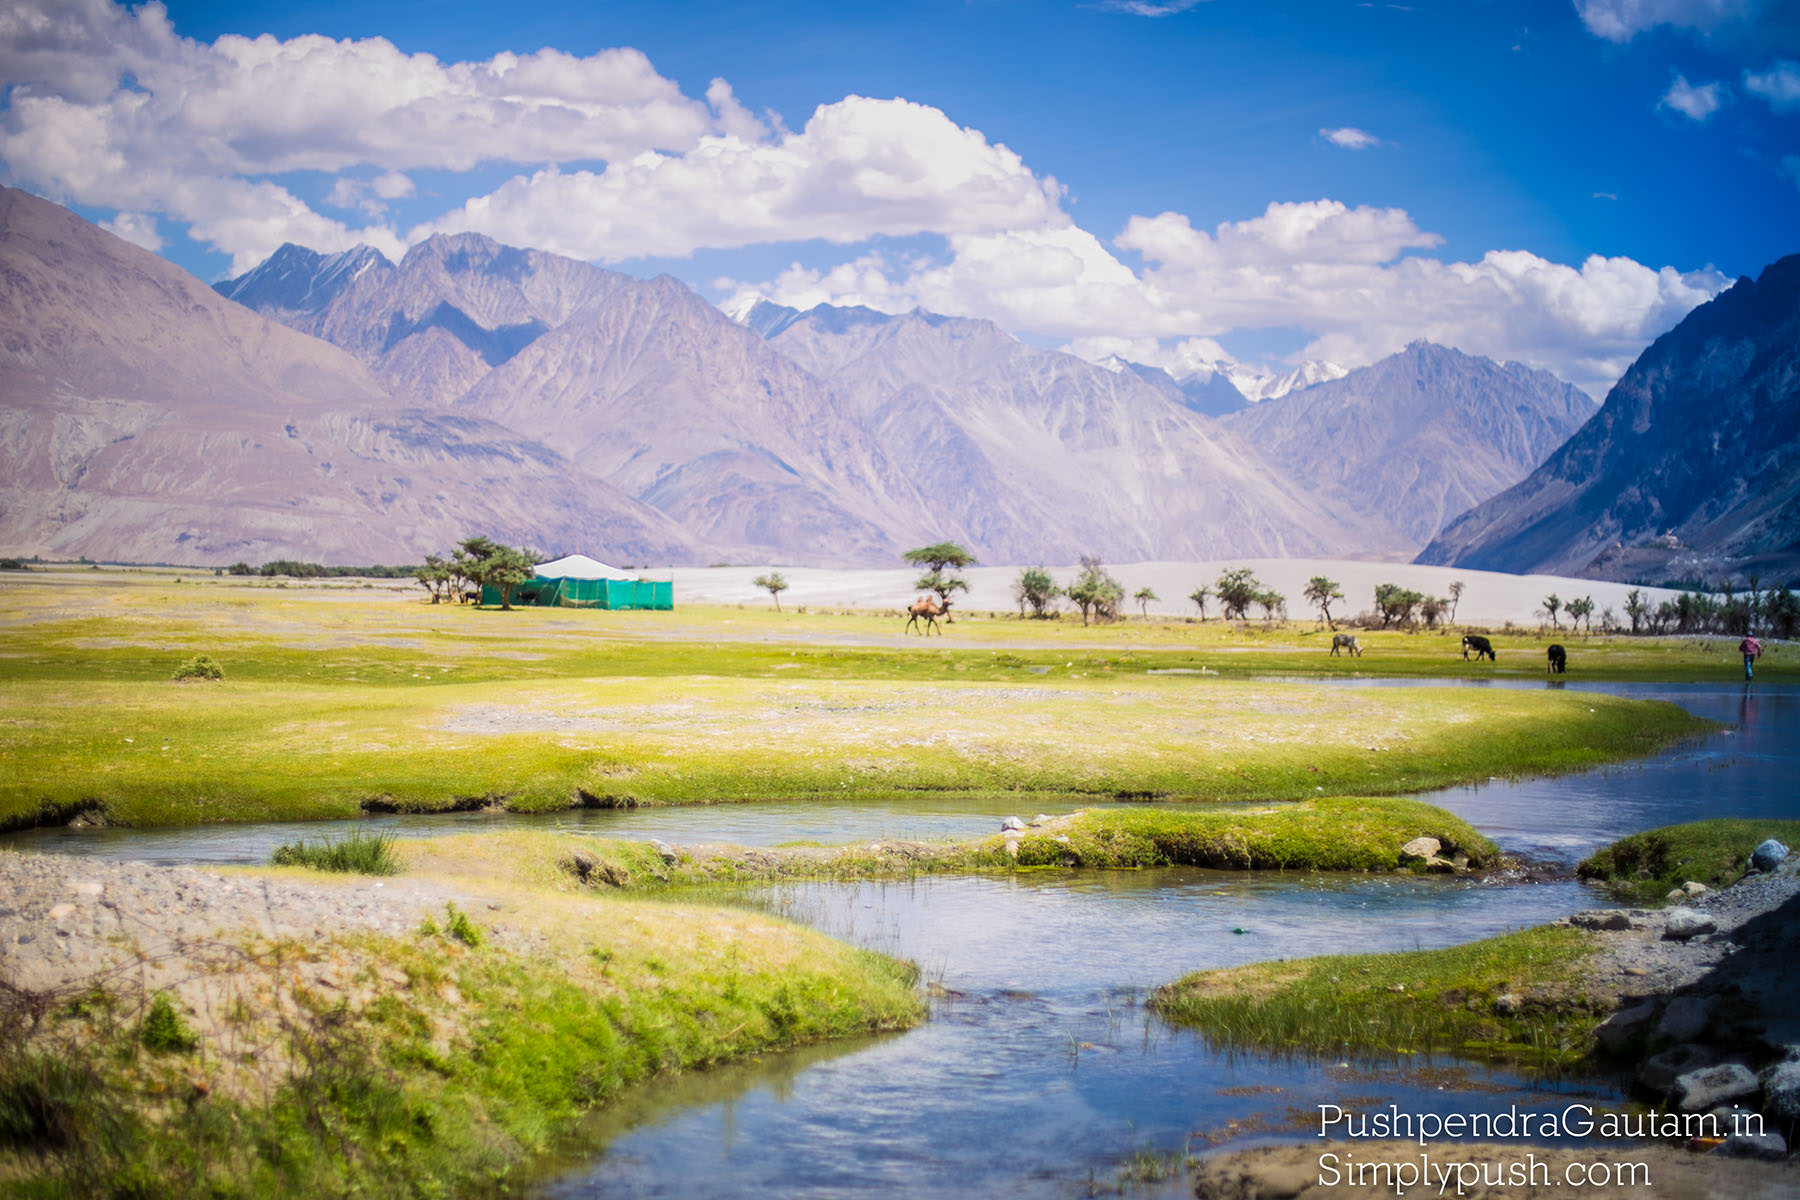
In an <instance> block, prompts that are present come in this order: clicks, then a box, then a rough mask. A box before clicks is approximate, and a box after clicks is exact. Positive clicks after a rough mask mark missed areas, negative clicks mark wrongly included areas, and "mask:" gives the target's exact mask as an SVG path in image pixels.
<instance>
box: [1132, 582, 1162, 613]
mask: <svg viewBox="0 0 1800 1200" xmlns="http://www.w3.org/2000/svg"><path fill="white" fill-rule="evenodd" d="M1131 598H1132V599H1133V600H1136V601H1137V602H1138V611H1139V612H1140V613H1142V614H1143V615H1144V619H1145V620H1146V621H1148V620H1149V619H1150V602H1151V601H1152V600H1159V599H1161V597H1160V596H1158V595H1157V594H1156V589H1155V588H1150V587H1141V588H1139V589H1138V590H1137V591H1135V592H1133V593H1131Z"/></svg>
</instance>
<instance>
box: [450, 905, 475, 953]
mask: <svg viewBox="0 0 1800 1200" xmlns="http://www.w3.org/2000/svg"><path fill="white" fill-rule="evenodd" d="M444 913H445V920H444V928H445V929H446V930H447V931H448V932H449V934H450V936H451V937H453V938H455V939H456V940H457V941H459V942H461V943H462V944H463V945H465V946H467V947H469V948H470V949H471V950H473V949H475V948H476V947H478V946H480V945H481V943H482V941H483V940H484V939H483V937H482V933H481V927H480V926H479V925H477V924H475V922H473V921H471V920H469V914H468V913H465V912H464V911H463V910H462V909H460V908H458V907H456V905H454V904H449V903H446V904H445V905H444Z"/></svg>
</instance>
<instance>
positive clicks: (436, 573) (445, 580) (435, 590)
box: [413, 554, 450, 604]
mask: <svg viewBox="0 0 1800 1200" xmlns="http://www.w3.org/2000/svg"><path fill="white" fill-rule="evenodd" d="M413 578H414V579H417V580H418V581H419V582H420V583H421V584H423V585H424V587H425V589H426V590H427V591H429V592H430V593H431V602H432V603H433V604H441V603H443V600H444V595H445V593H446V592H447V591H448V590H449V588H450V564H449V563H447V562H445V561H444V560H443V559H442V558H440V557H438V556H437V555H435V554H427V555H426V556H425V565H424V566H422V567H420V568H419V569H418V570H416V571H414V572H413Z"/></svg>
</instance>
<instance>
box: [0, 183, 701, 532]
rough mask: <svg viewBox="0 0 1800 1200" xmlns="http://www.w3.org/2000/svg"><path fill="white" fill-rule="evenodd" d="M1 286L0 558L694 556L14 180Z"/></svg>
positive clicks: (665, 523)
mask: <svg viewBox="0 0 1800 1200" xmlns="http://www.w3.org/2000/svg"><path fill="white" fill-rule="evenodd" d="M0 277H3V278H4V279H5V280H6V286H5V287H4V288H3V289H0V331H3V333H4V338H3V340H0V394H4V396H5V397H6V403H5V405H4V407H0V462H3V463H4V470H3V471H0V547H4V548H5V550H6V551H7V552H9V553H20V554H33V553H36V554H44V555H54V556H71V557H72V556H77V555H86V556H89V557H92V558H96V559H114V560H124V561H135V562H156V561H168V562H180V563H229V562H232V561H234V560H236V559H247V560H250V561H264V560H266V559H272V558H295V559H307V560H312V561H331V562H361V563H367V562H407V561H418V560H419V559H421V558H422V556H423V555H424V554H426V553H429V552H434V551H439V550H443V549H446V548H448V547H449V546H451V545H453V544H454V543H455V541H456V540H457V539H458V538H461V537H465V536H468V535H469V534H470V533H472V532H477V531H480V532H488V533H491V534H492V535H494V536H496V537H502V538H509V539H513V540H518V541H529V542H531V543H533V544H537V545H544V546H546V547H547V548H554V547H558V546H569V547H576V546H581V545H606V546H608V547H609V548H612V549H613V552H615V553H618V554H620V555H621V556H623V557H629V558H636V559H639V560H643V559H648V558H659V559H667V558H670V557H675V556H687V555H691V554H694V553H696V552H697V551H696V550H695V549H694V542H693V539H692V538H690V537H689V536H688V535H687V534H686V533H685V532H684V531H682V530H681V529H680V528H678V527H677V526H675V525H674V523H673V522H671V521H669V520H668V519H667V518H666V517H664V516H663V515H662V514H660V513H658V512H656V511H654V510H652V509H648V508H646V507H644V506H642V505H639V504H637V503H636V502H635V501H633V500H631V499H630V498H629V497H626V496H624V495H622V494H620V493H619V492H618V491H617V490H616V489H614V488H612V487H611V486H610V485H609V484H607V483H606V482H604V481H603V480H600V479H596V478H592V477H591V476H586V475H584V474H583V473H582V472H581V471H580V470H579V468H576V467H574V466H572V465H571V464H570V463H569V462H567V461H566V460H564V459H563V458H562V457H561V456H560V455H558V454H556V453H555V452H554V451H552V450H550V449H548V448H547V447H545V446H543V445H542V444H540V443H536V442H533V441H531V440H530V439H528V438H524V437H521V436H519V435H518V434H516V433H514V432H512V431H510V430H506V429H503V428H501V427H499V426H496V425H493V424H491V423H489V422H485V421H481V420H479V419H476V418H474V417H472V416H469V415H461V414H449V413H444V412H441V411H439V412H431V411H421V410H418V409H415V408H412V407H410V406H408V405H405V404H401V403H398V402H396V401H395V400H394V398H393V397H392V396H391V395H389V394H388V392H387V391H386V390H385V389H384V388H383V387H382V386H381V384H380V383H379V382H378V381H377V380H376V379H375V378H373V377H372V376H371V374H370V373H369V371H368V370H366V369H365V368H364V367H363V366H362V365H361V364H359V363H357V362H356V361H355V360H354V359H352V358H351V357H350V356H348V355H347V354H345V353H344V352H343V351H341V350H339V349H337V348H336V347H334V346H331V345H328V344H326V343H325V342H323V341H320V340H318V339H316V338H312V337H307V336H304V335H302V334H299V333H296V332H294V331H293V330H290V329H286V328H284V327H282V326H281V325H278V324H276V323H274V322H272V321H269V320H266V319H264V318H263V317H260V316H258V315H257V314H255V313H253V312H251V311H250V310H248V309H246V308H244V307H242V306H240V305H238V304H235V303H233V302H231V301H228V300H225V299H223V298H221V297H220V296H218V295H217V294H215V293H214V292H213V291H212V290H211V289H209V288H207V287H206V286H205V285H204V284H202V283H201V282H200V281H199V280H197V279H194V278H193V277H192V276H190V275H188V274H187V273H186V272H185V271H182V270H181V269H180V268H178V267H176V266H174V265H173V264H171V263H169V262H166V261H165V260H163V259H161V258H159V257H157V256H156V255H154V254H150V253H148V252H147V251H144V250H141V249H139V248H138V247H136V246H133V245H131V244H130V243H127V242H124V241H122V240H120V239H118V238H116V237H114V236H112V235H111V234H109V233H106V232H104V231H103V230H100V229H97V228H95V227H94V226H93V225H91V224H89V223H88V222H86V221H84V220H82V219H81V218H79V217H77V216H75V215H74V214H73V213H70V212H68V211H67V210H66V209H63V208H60V207H58V206H57V205H54V204H51V203H49V202H47V201H44V200H40V199H38V198H36V197H34V196H31V195H28V194H26V193H24V192H19V191H14V190H11V189H4V190H0Z"/></svg>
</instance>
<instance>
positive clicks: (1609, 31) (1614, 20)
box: [1575, 0, 1762, 42]
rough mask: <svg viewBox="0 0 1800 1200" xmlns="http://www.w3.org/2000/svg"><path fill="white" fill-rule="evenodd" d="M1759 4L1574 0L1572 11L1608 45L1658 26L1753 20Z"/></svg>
mask: <svg viewBox="0 0 1800 1200" xmlns="http://www.w3.org/2000/svg"><path fill="white" fill-rule="evenodd" d="M1761 7H1762V4H1761V3H1759V0H1575V11H1576V13H1577V14H1578V15H1579V16H1580V17H1581V23H1582V24H1583V25H1585V26H1587V28H1588V32H1590V33H1593V34H1595V35H1597V36H1599V37H1603V38H1605V39H1606V40H1608V41H1611V42H1625V41H1630V40H1631V39H1632V38H1633V37H1634V36H1636V35H1637V34H1640V33H1643V32H1644V31H1645V30H1647V29H1652V28H1654V27H1655V26H1658V25H1673V26H1675V27H1677V28H1683V29H1696V30H1700V31H1702V32H1707V31H1711V30H1713V29H1717V28H1718V27H1719V26H1721V25H1724V24H1726V23H1728V22H1731V21H1742V20H1746V19H1748V18H1750V17H1752V16H1754V15H1755V14H1756V12H1757V10H1758V9H1760V8H1761Z"/></svg>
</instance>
